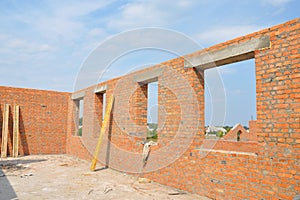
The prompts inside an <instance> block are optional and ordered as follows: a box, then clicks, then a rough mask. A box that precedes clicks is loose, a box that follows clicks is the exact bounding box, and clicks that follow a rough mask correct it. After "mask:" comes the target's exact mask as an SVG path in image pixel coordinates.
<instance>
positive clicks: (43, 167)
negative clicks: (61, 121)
mask: <svg viewBox="0 0 300 200" xmlns="http://www.w3.org/2000/svg"><path fill="white" fill-rule="evenodd" d="M89 165H90V163H88V162H87V161H84V160H80V159H77V158H74V157H70V156H66V155H44V156H40V155H39V156H25V157H20V158H15V159H13V158H7V159H0V199H1V200H8V199H20V200H23V199H24V200H26V199H30V200H32V199H39V200H40V199H93V200H94V199H107V200H108V199H120V200H121V199H122V200H125V199H130V200H134V199H147V200H148V199H149V200H150V199H151V200H152V199H153V200H154V199H174V200H176V199H178V200H180V199H184V200H192V199H203V200H207V198H205V197H200V196H197V195H194V194H189V193H186V192H182V191H179V190H176V189H174V188H170V187H167V186H163V185H160V184H158V183H154V182H151V183H139V181H138V178H137V177H135V176H132V175H127V174H123V173H120V172H117V171H114V170H111V169H101V170H98V171H96V172H91V171H89ZM100 167H101V166H100Z"/></svg>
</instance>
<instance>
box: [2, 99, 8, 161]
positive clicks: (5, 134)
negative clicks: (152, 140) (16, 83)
mask: <svg viewBox="0 0 300 200" xmlns="http://www.w3.org/2000/svg"><path fill="white" fill-rule="evenodd" d="M8 119H9V105H8V104H5V105H4V111H3V125H2V144H1V158H6V157H7V137H8Z"/></svg>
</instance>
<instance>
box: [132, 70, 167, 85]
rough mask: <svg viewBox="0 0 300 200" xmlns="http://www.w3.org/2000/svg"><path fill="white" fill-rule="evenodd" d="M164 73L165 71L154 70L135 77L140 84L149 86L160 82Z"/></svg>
mask: <svg viewBox="0 0 300 200" xmlns="http://www.w3.org/2000/svg"><path fill="white" fill-rule="evenodd" d="M162 73H163V69H154V70H151V71H148V72H144V73H141V74H137V75H135V76H134V80H135V81H136V82H138V83H143V84H147V83H151V82H155V81H158V77H159V76H161V75H162Z"/></svg>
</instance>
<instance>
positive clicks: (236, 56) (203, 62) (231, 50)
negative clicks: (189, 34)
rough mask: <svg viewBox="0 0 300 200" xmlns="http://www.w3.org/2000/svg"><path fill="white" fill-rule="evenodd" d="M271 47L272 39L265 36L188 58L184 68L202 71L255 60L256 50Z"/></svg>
mask: <svg viewBox="0 0 300 200" xmlns="http://www.w3.org/2000/svg"><path fill="white" fill-rule="evenodd" d="M269 47H270V37H269V36H263V37H260V38H255V39H252V40H248V41H246V42H242V43H238V44H232V45H229V46H228V47H226V48H224V49H220V50H217V51H213V52H209V53H204V54H202V55H199V56H194V57H191V58H187V59H186V60H185V62H184V67H185V68H192V67H198V68H199V69H202V70H205V69H209V68H214V67H217V66H221V65H226V64H230V63H234V62H239V61H243V60H247V59H251V58H254V51H255V50H259V49H263V48H269Z"/></svg>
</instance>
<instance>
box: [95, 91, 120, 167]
mask: <svg viewBox="0 0 300 200" xmlns="http://www.w3.org/2000/svg"><path fill="white" fill-rule="evenodd" d="M114 99H115V97H114V95H112V96H111V98H110V99H109V102H108V105H107V108H106V113H105V116H104V121H103V123H102V127H101V131H100V135H99V139H98V142H97V146H96V150H95V153H94V157H93V160H92V165H91V168H90V169H91V170H92V171H95V168H96V164H97V161H98V159H97V157H98V155H99V152H100V149H101V144H102V140H103V135H104V134H105V131H106V128H107V126H108V125H109V121H110V113H111V110H112V107H113V104H114Z"/></svg>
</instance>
